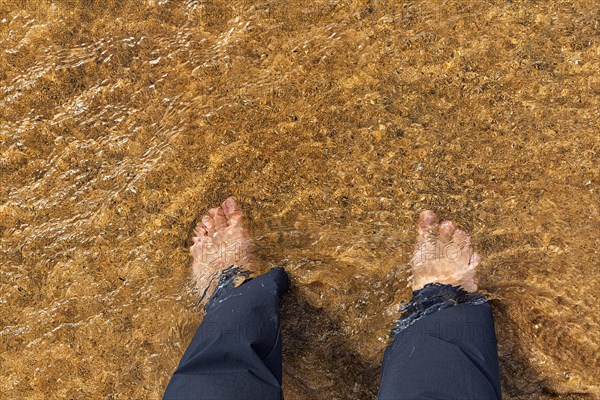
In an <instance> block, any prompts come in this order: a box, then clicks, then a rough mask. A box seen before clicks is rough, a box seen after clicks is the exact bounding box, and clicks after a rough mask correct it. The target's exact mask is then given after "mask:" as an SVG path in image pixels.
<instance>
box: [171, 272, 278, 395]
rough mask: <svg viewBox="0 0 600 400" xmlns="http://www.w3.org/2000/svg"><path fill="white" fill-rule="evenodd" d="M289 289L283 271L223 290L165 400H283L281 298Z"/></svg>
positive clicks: (214, 299) (208, 309) (213, 299)
mask: <svg viewBox="0 0 600 400" xmlns="http://www.w3.org/2000/svg"><path fill="white" fill-rule="evenodd" d="M287 288H288V278H287V274H286V273H285V271H284V270H283V269H281V268H277V269H273V270H271V271H269V272H267V273H266V274H263V275H261V276H259V277H256V278H254V279H250V280H247V281H245V282H244V283H243V284H242V285H240V286H238V287H233V286H232V285H226V286H224V287H221V288H220V289H219V294H218V295H217V296H213V297H211V300H210V302H209V304H207V307H206V314H205V316H204V319H203V321H202V323H201V324H200V326H199V327H198V330H197V331H196V334H195V335H194V337H193V338H192V341H191V343H190V344H189V346H188V348H187V350H186V351H185V353H184V355H183V357H182V359H181V362H180V363H179V366H178V367H177V370H176V371H175V373H174V374H173V376H172V378H171V380H170V382H169V384H168V386H167V389H166V391H165V394H164V399H169V400H175V399H199V400H209V399H210V400H213V399H219V400H223V399H228V400H238V399H239V400H242V399H243V400H254V399H256V400H280V399H283V391H282V382H281V381H282V365H281V361H282V360H281V335H280V324H279V298H280V296H281V295H282V294H283V293H284V292H285V291H286V290H287Z"/></svg>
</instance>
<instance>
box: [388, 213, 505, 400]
mask: <svg viewBox="0 0 600 400" xmlns="http://www.w3.org/2000/svg"><path fill="white" fill-rule="evenodd" d="M479 260H480V257H479V255H477V253H474V252H473V250H472V248H471V245H470V238H469V237H468V235H467V234H466V233H464V232H462V231H460V230H456V229H455V228H454V227H453V225H452V223H451V222H449V221H445V222H443V223H442V224H438V223H437V217H436V216H435V214H434V213H433V212H431V211H428V212H424V213H422V214H421V217H420V221H419V236H418V239H417V251H416V252H415V256H414V257H413V289H415V291H414V292H413V299H412V300H411V302H410V303H409V304H408V305H407V306H405V307H403V308H404V309H405V310H406V312H405V313H404V314H403V315H402V317H401V318H400V319H399V320H398V321H397V322H398V328H396V329H395V330H394V332H393V333H392V339H393V341H392V343H391V344H390V345H389V346H388V348H387V349H386V352H385V355H384V358H383V368H382V382H381V388H380V390H379V396H378V398H379V400H405V399H406V400H408V399H431V400H433V399H440V400H441V399H444V400H452V399H457V400H458V399H460V400H467V399H472V400H480V399H490V400H499V399H500V398H501V393H500V378H499V368H498V354H497V350H496V335H495V332H494V322H493V319H492V313H491V309H490V306H489V304H488V303H487V302H485V298H484V297H483V296H482V295H479V294H477V293H476V290H477V285H476V282H475V268H476V267H477V264H478V263H479ZM429 282H439V283H438V284H427V283H429Z"/></svg>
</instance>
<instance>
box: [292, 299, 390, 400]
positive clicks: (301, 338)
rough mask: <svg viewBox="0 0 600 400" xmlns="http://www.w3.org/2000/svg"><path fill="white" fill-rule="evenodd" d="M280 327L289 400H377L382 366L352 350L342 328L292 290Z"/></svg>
mask: <svg viewBox="0 0 600 400" xmlns="http://www.w3.org/2000/svg"><path fill="white" fill-rule="evenodd" d="M281 326H282V341H283V387H284V394H285V399H286V400H304V399H312V400H331V399H356V400H367V399H368V400H373V399H375V398H376V396H377V391H378V390H379V380H380V374H381V366H380V365H379V362H376V363H375V364H374V363H372V362H370V361H366V360H364V359H362V358H361V357H360V356H359V355H357V354H356V353H355V352H353V351H352V350H350V349H349V348H348V347H347V346H346V345H345V344H344V342H345V340H347V335H346V334H345V333H344V332H343V331H342V329H341V327H340V324H339V323H338V322H337V321H335V320H333V319H332V318H331V317H330V316H328V315H327V313H326V312H325V311H324V310H322V309H318V308H316V307H314V306H312V305H311V304H310V303H309V302H308V301H307V299H306V298H304V297H302V295H301V294H299V293H298V292H297V291H295V290H293V288H292V290H290V291H289V292H288V293H287V294H286V295H285V296H284V298H283V300H282V304H281Z"/></svg>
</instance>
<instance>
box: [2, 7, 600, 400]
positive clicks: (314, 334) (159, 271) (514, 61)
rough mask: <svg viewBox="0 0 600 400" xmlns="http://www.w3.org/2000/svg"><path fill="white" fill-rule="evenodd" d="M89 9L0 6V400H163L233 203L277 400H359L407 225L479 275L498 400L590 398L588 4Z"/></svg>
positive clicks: (592, 130) (593, 360)
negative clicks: (201, 275)
mask: <svg viewBox="0 0 600 400" xmlns="http://www.w3.org/2000/svg"><path fill="white" fill-rule="evenodd" d="M99 4H100V2H94V1H89V0H55V1H53V2H50V1H49V0H30V1H26V0H9V1H6V0H2V1H0V21H1V22H0V141H1V144H0V179H1V181H0V246H1V258H0V304H1V308H0V329H1V330H0V392H1V393H2V396H4V398H10V399H22V398H31V399H55V398H56V399H58V398H61V399H62V398H70V399H91V398H103V399H113V398H114V399H117V398H119V399H134V398H135V399H142V398H152V399H154V398H159V397H160V396H161V395H162V392H163V390H164V388H165V386H166V384H167V382H168V379H169V378H170V375H171V373H172V372H173V370H174V368H175V367H176V365H177V363H178V361H179V358H180V357H181V355H182V353H183V351H184V350H185V347H186V346H187V344H188V342H189V340H190V339H191V337H192V335H193V333H194V332H195V329H196V327H197V325H198V323H199V321H200V319H201V313H200V312H199V310H198V309H197V308H195V306H194V304H195V301H196V297H195V295H194V294H193V293H192V291H191V283H190V280H189V278H190V260H189V253H188V249H187V247H188V246H189V245H190V242H189V237H190V235H191V232H192V229H193V227H194V225H195V218H196V217H197V216H198V215H199V213H203V212H205V211H206V208H207V207H208V206H212V205H215V204H218V202H219V201H220V200H222V199H224V198H225V197H226V196H227V195H230V194H232V195H235V196H236V197H237V198H238V200H240V202H241V203H242V205H243V206H244V208H245V209H247V210H248V211H249V223H250V226H251V228H252V229H253V232H254V234H255V235H256V236H257V237H258V246H259V248H260V249H261V250H260V252H259V256H260V257H261V258H262V259H263V260H264V263H265V266H267V267H268V266H271V265H283V266H285V267H286V269H287V270H288V272H289V273H290V275H291V277H292V291H291V292H290V293H289V295H288V296H287V297H286V300H285V301H284V306H283V310H282V318H283V324H284V353H285V354H284V361H285V362H284V386H285V392H286V396H287V399H290V400H294V399H298V400H304V399H317V400H319V399H328V400H330V399H361V400H362V399H373V398H374V396H375V394H376V392H377V385H378V375H379V372H380V370H379V365H380V361H381V357H382V353H383V350H384V348H385V345H386V340H387V335H388V332H389V330H390V329H391V327H392V320H393V319H394V318H395V317H397V312H396V311H395V309H396V308H395V307H396V306H397V305H398V304H399V303H400V302H401V301H406V300H407V299H408V298H409V296H410V291H409V289H408V288H407V287H406V284H407V278H408V275H409V273H408V268H407V265H408V262H409V260H410V254H411V252H412V242H413V238H414V234H415V232H414V230H413V229H414V228H413V227H414V221H415V218H416V215H417V213H418V212H419V211H421V210H423V209H425V208H433V209H435V210H436V211H437V212H438V213H439V214H440V217H441V218H444V219H452V220H453V221H455V222H457V224H458V226H459V227H461V228H463V229H465V230H467V231H470V232H471V234H472V237H473V243H474V246H475V248H476V250H477V251H478V252H479V253H481V255H482V257H483V261H482V264H481V266H480V276H481V280H480V286H481V288H482V289H483V290H484V292H485V293H487V294H489V296H490V297H491V298H492V300H491V302H492V305H493V308H494V315H495V319H496V324H497V333H498V339H499V354H500V362H501V370H502V384H503V389H504V394H505V398H506V399H509V400H513V399H523V400H525V399H551V398H555V397H553V396H555V395H557V394H558V395H559V398H561V399H579V398H586V399H587V398H594V397H596V398H598V397H600V378H599V377H600V334H599V332H600V323H599V317H598V315H599V313H598V309H599V307H598V293H600V279H599V274H600V261H599V258H598V248H600V239H599V238H598V232H599V229H600V216H599V204H600V200H599V194H598V184H599V168H598V166H599V155H598V152H599V151H600V141H599V133H598V123H599V113H600V97H599V95H600V3H598V2H597V1H592V0H590V1H569V2H567V1H554V2H550V1H548V2H545V1H485V2H483V1H482V2H479V1H478V2H475V1H448V2H440V1H437V0H425V1H383V0H382V1H366V0H365V1H363V0H360V1H359V0H354V1H341V0H340V1H337V0H328V1H316V2H305V1H297V0H289V1H275V0H273V1H244V0H240V1H230V0H222V1H221V0H204V1H203V0H187V1H183V0H178V1H175V0H153V1H150V0H148V1H141V0H137V1H134V0H119V1H117V0H111V1H105V2H102V5H99ZM586 393H587V394H586Z"/></svg>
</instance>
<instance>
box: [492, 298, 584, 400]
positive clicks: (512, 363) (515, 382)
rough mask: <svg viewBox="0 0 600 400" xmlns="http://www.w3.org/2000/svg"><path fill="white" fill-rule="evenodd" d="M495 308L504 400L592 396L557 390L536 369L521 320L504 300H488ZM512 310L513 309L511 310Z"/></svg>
mask: <svg viewBox="0 0 600 400" xmlns="http://www.w3.org/2000/svg"><path fill="white" fill-rule="evenodd" d="M489 302H490V304H491V305H492V310H493V312H494V321H495V328H496V336H497V339H498V355H499V361H500V381H501V384H502V395H503V398H504V399H505V400H511V399H514V400H525V399H526V400H530V399H535V400H546V399H547V400H553V399H558V398H560V399H561V400H591V399H594V398H595V397H594V395H593V394H587V393H569V392H568V391H567V392H556V391H555V390H552V389H551V387H552V386H553V385H551V384H550V382H549V377H548V376H547V375H546V374H545V373H544V371H539V370H538V369H537V368H536V367H535V366H534V365H533V364H532V363H531V362H530V361H529V359H528V358H529V357H530V356H529V354H530V353H531V352H530V350H529V349H527V348H526V346H525V344H524V343H522V342H521V341H520V340H519V339H518V337H519V332H518V331H519V330H521V329H522V326H520V324H522V321H519V320H516V319H515V318H514V315H511V311H510V308H509V307H508V305H507V303H506V302H504V301H502V300H499V299H492V300H489ZM513 312H514V311H513Z"/></svg>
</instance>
